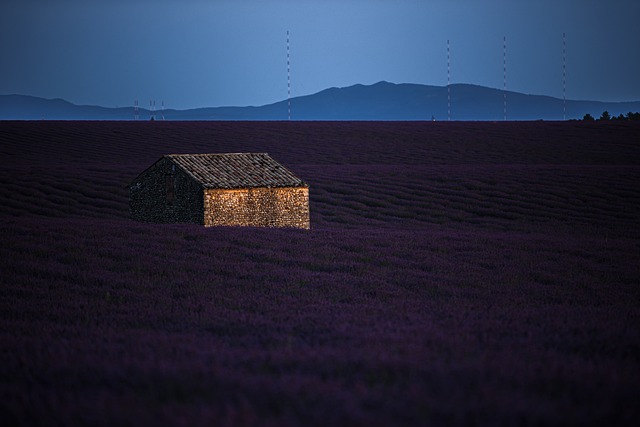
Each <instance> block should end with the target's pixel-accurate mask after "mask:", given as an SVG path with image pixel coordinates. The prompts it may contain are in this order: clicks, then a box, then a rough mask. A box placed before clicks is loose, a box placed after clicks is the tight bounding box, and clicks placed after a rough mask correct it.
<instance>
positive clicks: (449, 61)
mask: <svg viewBox="0 0 640 427" xmlns="http://www.w3.org/2000/svg"><path fill="white" fill-rule="evenodd" d="M447 120H448V121H451V48H450V46H449V40H447Z"/></svg>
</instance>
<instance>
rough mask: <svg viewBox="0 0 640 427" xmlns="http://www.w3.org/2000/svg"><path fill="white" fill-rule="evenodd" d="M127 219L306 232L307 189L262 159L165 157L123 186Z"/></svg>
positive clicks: (262, 156)
mask: <svg viewBox="0 0 640 427" xmlns="http://www.w3.org/2000/svg"><path fill="white" fill-rule="evenodd" d="M129 211H130V214H131V218H133V219H135V220H137V221H144V222H159V223H177V222H193V223H197V224H203V225H204V226H218V225H228V226H253V227H296V228H307V229H308V228H310V223H309V186H308V185H307V184H306V183H305V182H303V181H302V180H301V179H300V178H298V177H296V176H295V175H294V174H293V173H292V172H291V171H289V170H288V169H286V168H285V167H284V166H282V165H281V164H279V163H278V162H276V161H275V160H274V159H272V158H271V157H270V156H269V155H268V154H266V153H225V154H168V155H165V156H162V157H161V158H160V159H159V160H158V161H157V162H155V163H154V164H153V165H151V166H150V167H149V168H148V169H146V170H145V171H144V172H142V173H141V174H140V175H138V176H137V177H136V178H135V179H134V180H133V181H132V182H131V183H130V184H129Z"/></svg>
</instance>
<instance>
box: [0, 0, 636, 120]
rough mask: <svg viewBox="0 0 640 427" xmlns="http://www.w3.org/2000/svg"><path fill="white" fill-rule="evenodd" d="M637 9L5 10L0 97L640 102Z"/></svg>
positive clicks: (162, 5) (460, 2)
mask: <svg viewBox="0 0 640 427" xmlns="http://www.w3.org/2000/svg"><path fill="white" fill-rule="evenodd" d="M639 22H640V1H637V0H607V1H605V0H600V1H595V0H432V1H428V0H343V1H338V0H325V1H313V0H296V1H293V0H272V1H270V0H262V1H259V0H236V1H231V0H220V1H217V0H209V1H205V0H3V1H2V3H1V5H0V56H1V57H2V67H1V69H0V94H14V93H17V94H25V95H34V96H40V97H44V98H63V99H67V100H69V101H71V102H73V103H76V104H89V105H103V106H108V107H114V106H129V105H132V104H133V100H134V99H138V100H139V104H140V106H141V107H148V105H149V100H150V99H155V100H157V101H156V102H157V105H158V106H159V105H160V103H161V102H162V101H164V103H165V106H166V108H179V109H185V108H194V107H204V106H221V105H241V106H244V105H264V104H268V103H272V102H276V101H279V100H282V99H286V97H287V65H286V31H287V30H289V31H290V50H291V90H292V96H300V95H308V94H312V93H315V92H318V91H320V90H323V89H326V88H329V87H344V86H350V85H353V84H356V83H362V84H372V83H376V82H378V81H380V80H386V81H390V82H394V83H421V84H430V85H438V86H444V85H446V84H447V50H446V46H447V40H450V45H451V82H452V83H473V84H479V85H484V86H489V87H496V88H502V86H503V37H504V36H506V37H507V71H508V76H507V87H508V89H509V90H514V91H519V92H524V93H534V94H541V95H550V96H556V97H562V34H563V32H565V33H566V46H567V53H566V58H567V59H566V63H567V98H569V99H590V100H602V101H627V100H640V55H639V54H638V46H637V44H638V41H639V40H640V29H639V27H640V25H639V24H638V23H639Z"/></svg>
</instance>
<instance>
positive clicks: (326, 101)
mask: <svg viewBox="0 0 640 427" xmlns="http://www.w3.org/2000/svg"><path fill="white" fill-rule="evenodd" d="M449 89H450V95H451V110H450V113H449V111H448V96H449V95H448V91H447V86H431V85H423V84H417V83H390V82H386V81H380V82H377V83H374V84H371V85H364V84H354V85H352V86H347V87H342V88H339V87H331V88H327V89H324V90H321V91H319V92H316V93H314V94H310V95H302V96H298V97H294V98H291V99H290V101H287V100H282V101H278V102H275V103H271V104H265V105H261V106H245V107H202V108H193V109H184V110H177V109H165V110H163V111H160V110H156V111H155V112H152V111H150V110H149V109H145V108H139V110H138V112H139V119H140V120H149V119H150V118H151V117H152V113H153V114H155V119H156V120H162V118H163V117H164V118H165V119H167V120H287V119H288V113H287V111H288V106H287V104H288V102H290V104H291V119H292V120H320V121H322V120H336V121H343V120H380V121H390V120H398V121H405V120H408V121H411V120H448V119H449V117H450V118H451V120H461V121H498V120H504V94H505V92H504V91H503V90H501V89H494V88H489V87H485V86H480V85H475V84H468V83H456V84H452V85H450V86H449ZM506 95H507V119H508V120H563V119H564V118H566V119H580V118H582V117H583V116H584V115H585V114H591V115H592V116H594V117H598V116H599V115H600V114H601V113H602V112H603V111H609V113H610V114H611V115H612V116H618V115H620V114H626V113H628V112H636V111H640V101H631V102H603V101H578V100H567V101H566V104H565V102H564V101H563V100H562V99H560V98H555V97H552V96H547V95H534V94H524V93H519V92H513V91H507V92H506ZM564 105H566V110H564ZM42 119H44V120H133V119H134V107H132V106H131V107H117V108H110V107H101V106H95V105H76V104H73V103H71V102H69V101H66V100H64V99H60V98H55V99H44V98H39V97H35V96H30V95H0V120H42Z"/></svg>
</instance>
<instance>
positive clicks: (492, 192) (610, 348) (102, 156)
mask: <svg viewBox="0 0 640 427" xmlns="http://www.w3.org/2000/svg"><path fill="white" fill-rule="evenodd" d="M210 152H268V153H269V154H270V155H271V156H272V157H273V158H274V159H276V160H277V161H279V162H280V163H282V164H283V165H285V166H286V167H287V168H289V169H290V170H292V171H293V172H294V173H295V174H296V175H298V176H299V177H300V178H302V179H303V180H304V181H306V182H307V183H308V184H309V185H310V203H311V230H309V231H305V230H292V229H259V228H204V227H201V226H198V225H195V224H172V225H160V224H145V223H138V222H134V221H131V220H130V219H128V199H127V194H128V193H127V184H128V183H129V182H130V181H131V180H132V179H133V178H134V177H135V176H136V175H137V174H138V173H140V172H141V171H142V170H144V169H145V168H147V167H148V166H149V165H151V164H152V163H153V162H155V161H156V160H157V159H158V158H159V157H160V156H162V155H163V154H169V153H210ZM0 154H1V156H2V157H1V158H2V160H3V166H2V168H0V183H1V184H2V185H1V186H0V215H1V221H0V236H1V239H2V240H1V242H0V243H1V244H0V281H1V283H0V322H1V323H0V325H1V328H0V334H1V335H0V336H1V338H0V340H1V341H0V343H1V346H0V351H1V356H0V362H1V363H0V415H1V416H2V419H4V420H8V421H9V422H10V425H77V424H88V425H103V426H111V425H216V426H237V425H273V426H281V425H305V426H307V425H309V426H314V425H318V426H325V425H335V426H339V425H363V426H364V425H367V426H377V425H380V426H383V425H385V426H386V425H430V424H431V425H443V424H445V425H581V426H583V425H630V424H635V422H637V419H638V417H639V416H640V410H638V409H637V405H636V403H637V396H638V383H639V381H640V347H639V344H640V332H639V329H638V325H640V283H639V282H640V185H638V183H640V125H638V124H637V123H632V122H628V123H627V122H615V123H614V122H611V123H601V122H592V123H584V122H564V123H554V122H525V123H517V122H508V123H486V122H485V123H472V122H469V123H456V122H452V123H440V122H400V123H390V122H384V123H383V122H369V123H368V122H352V123H349V122H336V123H331V122H188V123H187V122H0Z"/></svg>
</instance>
